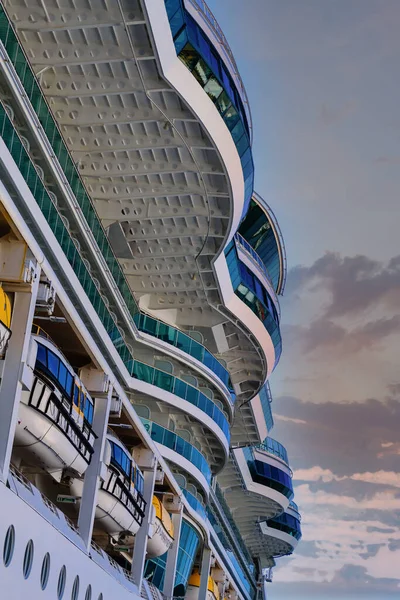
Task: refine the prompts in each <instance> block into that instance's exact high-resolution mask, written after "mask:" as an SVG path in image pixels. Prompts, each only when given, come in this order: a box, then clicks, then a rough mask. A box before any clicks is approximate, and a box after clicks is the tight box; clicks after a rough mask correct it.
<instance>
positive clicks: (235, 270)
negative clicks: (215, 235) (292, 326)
mask: <svg viewBox="0 0 400 600" xmlns="http://www.w3.org/2000/svg"><path fill="white" fill-rule="evenodd" d="M225 256H226V262H227V265H228V269H229V274H230V276H231V281H232V287H233V289H234V291H235V294H236V295H237V296H239V298H240V299H241V300H243V302H244V303H245V304H247V306H248V307H249V308H250V309H251V310H252V311H253V312H254V314H256V315H257V317H258V318H259V319H260V321H262V323H263V324H264V327H265V329H266V330H267V331H268V333H269V335H270V337H271V340H272V343H273V344H274V348H275V365H274V368H275V367H276V365H277V364H278V362H279V358H280V356H281V353H282V337H281V332H280V328H279V316H278V313H277V310H276V308H275V305H274V303H273V301H272V299H271V297H270V295H269V293H268V291H267V290H266V289H265V287H264V286H263V284H262V282H261V281H260V280H259V279H258V277H256V276H255V275H254V273H253V272H252V271H251V270H250V269H249V268H248V267H247V266H246V265H245V264H244V263H243V262H242V261H241V260H239V257H238V254H237V250H236V246H235V242H234V240H232V241H231V242H230V243H229V244H228V247H227V248H226V250H225Z"/></svg>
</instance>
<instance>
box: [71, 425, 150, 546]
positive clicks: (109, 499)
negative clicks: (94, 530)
mask: <svg viewBox="0 0 400 600" xmlns="http://www.w3.org/2000/svg"><path fill="white" fill-rule="evenodd" d="M104 464H105V465H106V476H105V479H104V480H103V481H102V482H101V485H100V488H99V490H98V492H97V506H96V513H95V519H96V524H97V525H98V526H100V527H101V528H102V529H104V531H106V532H107V533H108V534H109V535H110V536H111V537H113V538H119V537H120V535H121V532H125V533H126V534H127V535H129V536H134V535H135V534H136V533H137V531H138V529H139V527H140V526H141V524H142V522H143V517H144V509H145V506H146V503H145V501H144V499H143V495H142V493H143V475H142V473H141V471H140V469H139V468H138V467H137V465H136V463H135V461H134V460H133V459H132V457H131V455H130V454H129V452H128V450H127V449H126V448H125V446H124V444H123V443H122V442H121V441H120V440H119V439H118V438H117V437H114V436H113V435H110V434H107V440H106V445H105V449H104ZM82 492H83V479H78V478H76V479H74V480H73V482H72V484H71V493H72V494H73V495H74V496H75V497H76V498H77V504H78V506H79V504H80V499H81V497H82Z"/></svg>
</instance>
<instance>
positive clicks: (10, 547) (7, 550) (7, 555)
mask: <svg viewBox="0 0 400 600" xmlns="http://www.w3.org/2000/svg"><path fill="white" fill-rule="evenodd" d="M14 546H15V529H14V525H10V527H9V528H8V529H7V533H6V537H5V539H4V546H3V561H4V566H5V567H8V566H9V564H10V563H11V561H12V557H13V554H14Z"/></svg>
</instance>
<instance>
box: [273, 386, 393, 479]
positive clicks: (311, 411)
mask: <svg viewBox="0 0 400 600" xmlns="http://www.w3.org/2000/svg"><path fill="white" fill-rule="evenodd" d="M333 385H334V384H333ZM339 400H340V398H337V401H336V402H333V401H332V402H322V403H318V404H316V403H315V402H310V401H309V402H307V401H302V400H301V399H300V398H296V397H293V396H278V397H275V399H274V403H273V407H274V417H275V428H274V437H276V438H277V439H281V440H284V441H285V445H286V447H287V450H288V453H289V458H290V461H291V466H292V468H293V469H294V471H295V473H297V471H298V470H303V475H305V472H304V470H309V469H315V467H316V465H317V466H318V468H319V469H321V473H323V474H324V475H325V476H326V477H329V478H331V479H332V480H333V479H334V475H335V477H339V478H343V477H351V476H352V475H353V474H355V473H356V474H357V473H359V474H365V473H378V472H385V473H391V472H393V473H396V472H397V471H398V470H399V455H398V454H397V453H396V452H394V451H393V449H397V448H400V431H399V422H400V402H399V401H398V400H397V399H395V398H392V397H387V398H385V397H383V398H382V400H380V401H379V400H377V399H372V398H370V399H364V401H363V402H346V403H344V402H339ZM282 417H283V419H282ZM296 420H301V421H303V422H304V421H305V422H306V423H303V424H302V425H299V424H298V423H297V422H296ZM388 442H392V443H393V446H390V447H386V448H384V447H382V444H385V443H388ZM333 474H334V475H333ZM317 475H318V472H317V471H313V478H314V479H313V480H315V478H316V477H317ZM360 477H361V476H360ZM365 477H366V476H365ZM341 483H342V486H343V487H344V485H345V484H346V481H342V482H341ZM361 483H363V482H362V481H361V479H360V480H359V481H353V485H355V484H361Z"/></svg>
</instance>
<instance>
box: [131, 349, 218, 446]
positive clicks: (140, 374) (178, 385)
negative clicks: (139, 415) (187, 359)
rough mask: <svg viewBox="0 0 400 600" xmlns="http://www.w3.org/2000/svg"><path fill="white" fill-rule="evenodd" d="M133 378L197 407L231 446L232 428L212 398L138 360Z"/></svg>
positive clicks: (134, 365) (134, 366) (135, 362)
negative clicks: (209, 418) (219, 430)
mask: <svg viewBox="0 0 400 600" xmlns="http://www.w3.org/2000/svg"><path fill="white" fill-rule="evenodd" d="M132 377H135V378H136V379H140V381H145V382H146V383H151V384H152V385H156V386H157V387H159V388H161V389H163V390H165V391H166V392H171V394H175V396H179V398H182V400H186V401H187V402H190V404H193V406H197V408H199V409H200V410H202V411H203V412H204V413H206V414H207V415H208V416H209V417H211V419H212V420H213V421H214V423H216V424H217V425H218V427H219V428H220V429H221V430H222V431H223V433H224V434H225V437H226V439H227V441H228V444H229V440H230V427H229V423H228V420H227V418H226V416H225V415H224V413H223V412H222V410H221V409H220V408H218V406H217V405H216V404H214V402H213V401H212V400H210V398H208V397H207V396H206V395H205V394H203V393H202V392H200V390H198V389H197V388H195V387H193V386H192V385H189V384H188V383H186V381H183V380H182V379H178V378H177V377H174V376H173V375H171V374H170V373H167V372H166V371H161V370H160V369H156V368H155V367H152V366H150V365H146V364H145V363H142V362H139V361H137V360H135V361H134V363H133V370H132Z"/></svg>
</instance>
